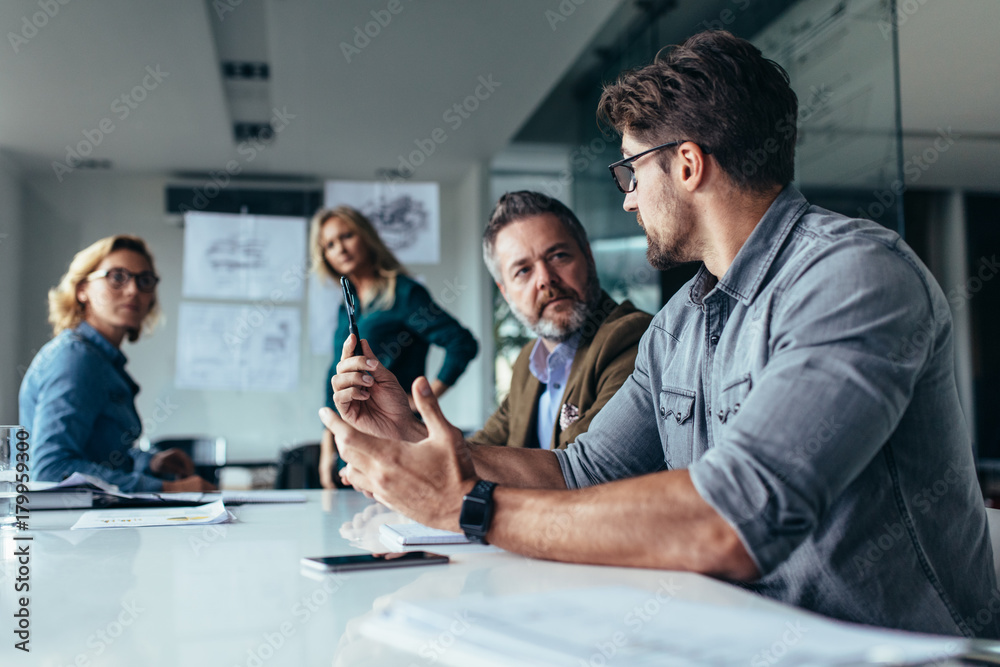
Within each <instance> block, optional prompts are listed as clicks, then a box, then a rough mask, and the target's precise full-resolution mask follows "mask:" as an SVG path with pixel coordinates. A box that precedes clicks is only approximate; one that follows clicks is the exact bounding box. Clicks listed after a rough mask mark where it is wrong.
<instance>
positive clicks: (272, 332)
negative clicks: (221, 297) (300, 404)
mask: <svg viewBox="0 0 1000 667" xmlns="http://www.w3.org/2000/svg"><path fill="white" fill-rule="evenodd" d="M177 319H178V323H177V374H176V377H175V384H176V385H177V387H178V388H179V389H231V390H242V391H294V390H295V389H296V387H297V386H298V382H299V346H300V339H301V326H302V325H301V320H300V314H299V309H298V308H294V307H288V306H274V305H268V306H264V305H260V304H257V305H247V306H234V305H213V304H203V303H182V304H181V306H180V312H179V315H178V318H177Z"/></svg>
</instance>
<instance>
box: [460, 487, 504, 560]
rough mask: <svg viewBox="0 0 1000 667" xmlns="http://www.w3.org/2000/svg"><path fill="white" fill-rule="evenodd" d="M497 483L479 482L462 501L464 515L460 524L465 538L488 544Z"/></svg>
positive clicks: (461, 516) (461, 515) (462, 514)
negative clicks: (494, 491)
mask: <svg viewBox="0 0 1000 667" xmlns="http://www.w3.org/2000/svg"><path fill="white" fill-rule="evenodd" d="M494 488H496V482H487V481H486V480H483V479H481V480H479V481H478V482H476V485H475V486H474V487H472V490H471V491H469V493H468V494H467V495H466V496H465V497H464V498H463V499H462V513H461V514H460V515H459V517H458V524H459V525H460V526H461V527H462V530H463V531H464V532H465V536H466V537H467V538H469V539H470V540H472V541H473V542H479V543H480V544H487V542H486V533H488V532H489V530H490V523H492V521H493V489H494Z"/></svg>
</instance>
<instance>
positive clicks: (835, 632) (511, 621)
mask: <svg viewBox="0 0 1000 667" xmlns="http://www.w3.org/2000/svg"><path fill="white" fill-rule="evenodd" d="M553 619H557V620H555V621H553ZM361 631H362V632H363V633H364V634H366V635H368V636H370V637H372V638H374V639H377V640H379V641H384V642H388V643H391V644H393V645H395V646H396V647H397V648H402V649H404V650H409V651H414V652H419V653H420V654H421V655H424V656H425V657H426V654H427V653H428V651H433V653H434V656H435V658H436V659H438V660H440V661H441V662H443V663H445V664H450V665H467V664H476V665H512V664H517V665H566V667H577V666H578V665H594V664H616V665H629V666H630V667H636V666H643V665H658V666H659V665H685V666H687V665H690V666H695V665H697V666H699V667H702V666H704V665H747V664H749V665H751V666H752V667H753V666H757V665H762V666H763V665H773V664H775V663H777V662H778V661H779V660H780V661H781V663H782V664H787V665H844V664H871V663H875V664H912V663H922V662H930V661H940V660H943V659H947V658H950V657H954V656H959V655H961V654H963V653H964V652H966V651H967V650H968V649H969V648H970V644H969V642H968V641H966V640H963V639H961V638H957V637H936V636H931V635H918V634H912V633H904V632H896V631H890V630H880V629H875V628H869V627H864V626H857V625H851V624H848V623H840V622H837V621H832V620H829V619H826V618H822V617H820V616H816V615H813V614H806V613H802V612H798V611H795V610H789V612H788V613H781V612H771V611H762V610H760V609H745V608H734V607H721V606H716V605H708V604H703V603H695V602H688V601H683V600H678V599H674V598H672V597H671V596H670V594H669V591H663V590H661V591H658V592H650V591H643V590H640V589H635V588H626V587H609V588H590V589H582V590H566V591H553V592H547V593H532V594H528V595H512V596H499V597H489V598H486V597H483V596H462V597H459V598H457V599H452V600H432V601H424V602H407V601H401V600H400V601H394V602H392V603H391V604H390V605H388V606H387V607H386V608H385V609H384V610H383V611H382V612H380V613H379V614H378V615H376V616H374V617H372V618H371V619H369V620H368V621H366V622H365V623H364V624H363V625H362V626H361ZM444 636H447V637H448V639H449V641H448V643H447V644H444V643H443V642H441V641H440V638H441V637H444Z"/></svg>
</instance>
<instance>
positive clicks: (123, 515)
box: [70, 500, 231, 530]
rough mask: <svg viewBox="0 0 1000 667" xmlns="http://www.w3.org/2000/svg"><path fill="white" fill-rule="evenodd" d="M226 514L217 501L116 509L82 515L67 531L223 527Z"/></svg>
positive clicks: (227, 520) (219, 501)
mask: <svg viewBox="0 0 1000 667" xmlns="http://www.w3.org/2000/svg"><path fill="white" fill-rule="evenodd" d="M230 520H231V518H230V515H229V511H228V510H226V506H225V505H224V504H223V502H222V501H221V500H216V501H215V502H214V503H207V504H205V505H197V506H195V507H168V508H163V509H160V508H155V509H131V510H127V509H117V510H94V511H91V512H84V513H83V515H81V516H80V518H79V519H78V520H77V522H76V523H74V524H73V526H72V528H70V530H80V529H84V528H142V527H147V526H200V525H205V524H210V523H227V522H229V521H230Z"/></svg>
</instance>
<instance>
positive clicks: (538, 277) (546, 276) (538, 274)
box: [535, 262, 559, 289]
mask: <svg viewBox="0 0 1000 667" xmlns="http://www.w3.org/2000/svg"><path fill="white" fill-rule="evenodd" d="M558 283H559V276H558V275H556V274H555V273H554V272H553V271H552V270H550V269H549V266H548V264H546V263H545V262H539V263H538V268H537V269H536V270H535V284H536V285H537V286H538V289H544V288H546V287H552V286H553V285H555V284H558Z"/></svg>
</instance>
